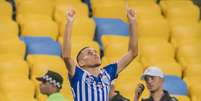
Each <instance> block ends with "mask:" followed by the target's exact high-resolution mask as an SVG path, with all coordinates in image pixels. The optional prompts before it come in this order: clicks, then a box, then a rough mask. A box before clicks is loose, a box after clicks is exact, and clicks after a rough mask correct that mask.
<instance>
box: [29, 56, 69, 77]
mask: <svg viewBox="0 0 201 101" xmlns="http://www.w3.org/2000/svg"><path fill="white" fill-rule="evenodd" d="M44 60H45V61H44ZM27 61H28V64H29V66H30V68H31V78H32V79H33V80H35V77H38V76H42V75H43V74H45V73H46V72H47V70H52V71H55V72H58V73H60V74H61V75H62V76H63V78H64V79H65V80H66V79H67V69H66V66H65V63H64V61H63V60H62V59H61V57H59V56H50V55H28V57H27Z"/></svg>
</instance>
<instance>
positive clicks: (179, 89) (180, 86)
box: [163, 75, 188, 96]
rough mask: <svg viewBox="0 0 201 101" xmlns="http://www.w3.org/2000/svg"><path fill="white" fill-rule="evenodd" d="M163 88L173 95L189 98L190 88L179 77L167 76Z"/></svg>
mask: <svg viewBox="0 0 201 101" xmlns="http://www.w3.org/2000/svg"><path fill="white" fill-rule="evenodd" d="M172 83H174V86H172ZM163 88H164V89H165V90H167V91H168V92H169V93H170V94H171V95H180V96H188V87H187V85H186V83H185V82H184V81H183V80H182V79H181V78H180V77H178V76H172V75H166V76H165V82H164V85H163Z"/></svg>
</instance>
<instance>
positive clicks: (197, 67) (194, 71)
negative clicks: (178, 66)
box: [184, 63, 201, 77]
mask: <svg viewBox="0 0 201 101" xmlns="http://www.w3.org/2000/svg"><path fill="white" fill-rule="evenodd" d="M200 73H201V63H199V64H192V65H188V67H186V69H185V71H184V77H195V76H200Z"/></svg>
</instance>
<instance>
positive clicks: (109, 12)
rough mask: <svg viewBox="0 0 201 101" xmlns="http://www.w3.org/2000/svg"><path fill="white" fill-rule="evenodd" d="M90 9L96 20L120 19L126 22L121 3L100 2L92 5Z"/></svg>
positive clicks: (123, 5)
mask: <svg viewBox="0 0 201 101" xmlns="http://www.w3.org/2000/svg"><path fill="white" fill-rule="evenodd" d="M92 7H93V15H94V17H96V18H113V19H121V20H123V21H125V22H127V16H126V7H125V2H123V1H118V2H117V1H114V0H107V1H105V0H102V1H100V2H98V3H97V4H96V5H94V4H92Z"/></svg>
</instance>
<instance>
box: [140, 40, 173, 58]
mask: <svg viewBox="0 0 201 101" xmlns="http://www.w3.org/2000/svg"><path fill="white" fill-rule="evenodd" d="M139 51H140V56H141V57H147V58H150V59H155V58H156V59H157V58H158V59H159V58H160V59H163V58H164V59H166V58H172V59H173V58H174V57H175V50H174V47H173V46H172V45H171V44H170V43H168V42H167V41H165V40H162V39H148V38H142V39H139Z"/></svg>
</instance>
